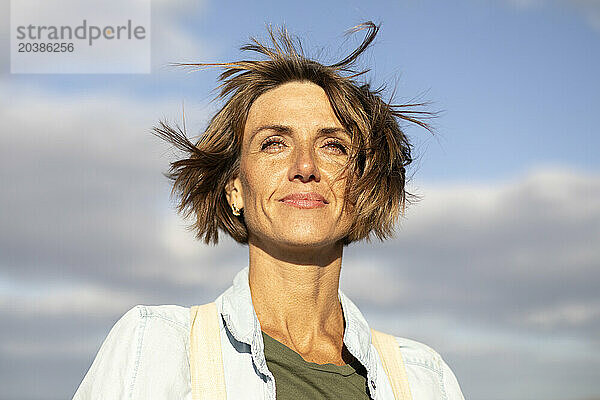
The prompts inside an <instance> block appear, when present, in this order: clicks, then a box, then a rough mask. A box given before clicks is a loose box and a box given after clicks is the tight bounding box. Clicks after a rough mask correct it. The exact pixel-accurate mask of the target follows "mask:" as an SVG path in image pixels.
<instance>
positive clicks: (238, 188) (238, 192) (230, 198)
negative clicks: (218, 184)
mask: <svg viewBox="0 0 600 400" xmlns="http://www.w3.org/2000/svg"><path fill="white" fill-rule="evenodd" d="M225 197H227V202H228V203H229V205H230V206H232V205H235V206H236V207H237V209H239V210H241V209H242V208H244V199H243V196H242V181H241V180H240V178H239V176H236V177H235V178H233V179H230V180H229V182H227V185H225Z"/></svg>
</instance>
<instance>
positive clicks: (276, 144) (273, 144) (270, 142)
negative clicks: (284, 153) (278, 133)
mask: <svg viewBox="0 0 600 400" xmlns="http://www.w3.org/2000/svg"><path fill="white" fill-rule="evenodd" d="M284 146H285V143H283V141H281V140H279V139H267V140H265V141H264V142H263V144H262V145H261V146H260V149H261V150H271V149H279V148H282V147H284Z"/></svg>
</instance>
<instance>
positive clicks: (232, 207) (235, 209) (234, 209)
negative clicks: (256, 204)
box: [231, 203, 242, 217]
mask: <svg viewBox="0 0 600 400" xmlns="http://www.w3.org/2000/svg"><path fill="white" fill-rule="evenodd" d="M240 211H241V210H240V209H239V208H237V207H236V205H235V203H234V204H232V205H231V212H232V213H233V215H235V216H236V217H239V216H240V215H242V214H241V212H240Z"/></svg>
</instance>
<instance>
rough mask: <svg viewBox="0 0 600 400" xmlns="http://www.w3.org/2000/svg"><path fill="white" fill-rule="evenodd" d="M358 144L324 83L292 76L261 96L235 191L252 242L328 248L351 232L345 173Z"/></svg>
mask: <svg viewBox="0 0 600 400" xmlns="http://www.w3.org/2000/svg"><path fill="white" fill-rule="evenodd" d="M350 143H351V139H350V136H349V135H348V133H347V132H346V130H345V129H344V127H343V126H342V124H341V123H340V122H339V120H338V119H337V117H336V116H335V114H334V112H333V109H332V108H331V105H330V104H329V99H328V98H327V95H326V94H325V91H324V90H323V89H322V88H321V87H320V86H317V85H315V84H313V83H309V82H290V83H285V84H283V85H280V86H278V87H276V88H274V89H271V90H269V91H267V92H266V93H264V94H262V95H261V96H259V97H258V98H257V99H256V100H255V101H254V103H253V104H252V106H251V108H250V111H249V114H248V118H247V121H246V125H245V128H244V136H243V142H242V154H241V159H240V163H241V164H240V176H239V177H238V178H236V179H235V180H234V181H233V182H234V186H235V189H234V190H233V191H231V192H230V194H229V196H230V197H229V198H230V199H231V202H235V203H236V205H237V206H238V207H239V206H242V207H243V208H244V220H245V222H246V226H247V228H248V231H249V240H250V242H252V241H260V242H262V243H268V244H277V245H281V246H287V247H290V246H292V247H322V246H327V245H331V244H334V243H338V242H339V241H340V239H342V238H343V237H344V236H346V234H347V233H348V231H349V228H350V225H351V221H350V216H349V215H348V213H347V212H346V211H344V212H342V204H343V200H344V198H343V192H344V187H345V182H346V179H345V177H344V176H343V175H342V176H341V179H340V172H341V170H342V169H343V166H344V163H345V162H346V161H347V159H348V153H349V148H350ZM336 178H337V180H336Z"/></svg>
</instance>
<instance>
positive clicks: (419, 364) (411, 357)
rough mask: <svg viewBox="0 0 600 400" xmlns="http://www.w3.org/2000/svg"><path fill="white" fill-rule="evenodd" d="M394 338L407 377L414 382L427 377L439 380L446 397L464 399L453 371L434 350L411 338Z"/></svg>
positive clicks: (457, 399)
mask: <svg viewBox="0 0 600 400" xmlns="http://www.w3.org/2000/svg"><path fill="white" fill-rule="evenodd" d="M395 339H396V342H397V343H398V346H399V347H400V353H401V354H402V360H403V362H404V364H405V367H406V370H407V374H408V375H409V379H410V378H412V380H413V381H415V382H421V381H425V382H426V381H428V380H429V379H435V380H437V381H439V382H440V384H441V385H440V386H441V388H442V390H443V391H444V392H445V395H446V398H447V399H450V400H454V399H456V400H464V397H463V394H462V390H461V389H460V385H459V383H458V380H457V379H456V376H455V374H454V372H453V371H452V369H450V366H449V365H448V364H447V363H446V361H445V360H444V359H443V358H442V356H441V355H440V354H439V353H438V352H437V351H436V350H434V349H433V348H431V347H430V346H428V345H426V344H424V343H422V342H419V341H416V340H413V339H408V338H403V337H399V336H395ZM425 376H427V379H424V377H425ZM414 389H417V388H416V387H415V388H414ZM413 397H419V396H413ZM425 397H427V396H425Z"/></svg>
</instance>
